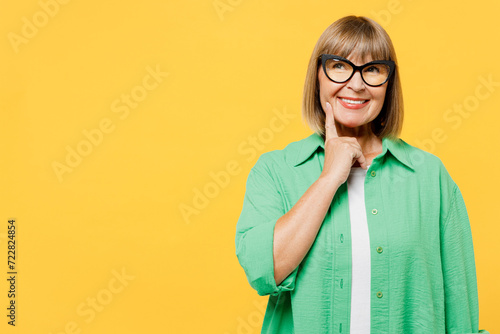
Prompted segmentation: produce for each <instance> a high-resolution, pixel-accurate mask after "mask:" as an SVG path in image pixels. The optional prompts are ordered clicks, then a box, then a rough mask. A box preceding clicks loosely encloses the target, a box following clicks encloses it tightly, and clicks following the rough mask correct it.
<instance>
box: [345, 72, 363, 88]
mask: <svg viewBox="0 0 500 334" xmlns="http://www.w3.org/2000/svg"><path fill="white" fill-rule="evenodd" d="M347 87H348V88H351V89H352V90H354V91H355V92H359V91H362V90H363V89H365V83H364V82H363V78H361V73H360V72H359V71H356V72H354V74H353V76H352V78H351V79H350V80H349V81H348V82H347Z"/></svg>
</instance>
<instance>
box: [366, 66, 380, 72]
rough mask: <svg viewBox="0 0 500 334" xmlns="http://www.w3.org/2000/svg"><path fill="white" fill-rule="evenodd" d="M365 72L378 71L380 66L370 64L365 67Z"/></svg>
mask: <svg viewBox="0 0 500 334" xmlns="http://www.w3.org/2000/svg"><path fill="white" fill-rule="evenodd" d="M365 72H369V73H380V68H379V67H378V66H375V65H371V66H368V67H367V68H365Z"/></svg>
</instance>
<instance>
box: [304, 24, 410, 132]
mask: <svg viewBox="0 0 500 334" xmlns="http://www.w3.org/2000/svg"><path fill="white" fill-rule="evenodd" d="M353 51H354V52H355V53H356V54H357V55H359V56H360V57H361V59H366V58H367V56H370V57H371V58H372V60H393V61H394V62H395V63H396V68H395V71H394V74H393V75H392V77H391V78H390V79H389V82H388V83H387V91H386V94H385V99H384V104H383V106H382V110H381V111H380V113H379V115H378V116H377V118H375V119H374V120H373V121H372V122H371V128H372V131H373V133H374V134H375V135H376V136H378V137H379V138H383V137H385V136H389V137H392V138H397V137H399V134H400V133H401V130H402V127H403V116H404V110H403V92H402V89H401V81H400V78H399V71H398V70H399V68H398V63H397V59H396V52H395V50H394V46H393V45H392V41H391V39H390V37H389V35H388V34H387V32H386V31H385V30H384V28H382V27H381V26H380V25H379V24H378V23H377V22H375V21H373V20H372V19H369V18H367V17H364V16H353V15H351V16H346V17H343V18H341V19H339V20H337V21H335V22H334V23H332V24H331V25H330V26H329V27H328V28H326V30H325V31H324V32H323V34H321V36H320V38H319V39H318V41H317V42H316V46H315V47H314V50H313V53H312V55H311V59H310V60H309V66H308V68H307V74H306V80H305V84H304V93H303V99H302V118H303V119H305V121H306V123H307V124H308V125H309V127H310V128H311V129H312V130H313V131H314V132H316V133H318V134H320V135H321V136H322V137H323V138H324V136H325V113H324V111H323V108H322V106H321V102H320V99H319V81H318V70H319V68H320V66H321V59H320V56H321V54H324V53H325V54H333V55H337V56H341V57H344V58H346V57H347V56H348V55H350V54H351V53H352V52H353Z"/></svg>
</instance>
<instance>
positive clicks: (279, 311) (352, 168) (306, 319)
mask: <svg viewBox="0 0 500 334" xmlns="http://www.w3.org/2000/svg"><path fill="white" fill-rule="evenodd" d="M303 116H304V118H305V119H306V121H307V123H308V124H309V126H310V127H311V128H312V130H314V133H313V134H312V135H310V136H308V137H307V138H304V139H302V140H299V141H296V142H292V143H290V144H289V145H288V146H286V147H285V148H284V149H283V150H275V151H271V152H267V153H264V154H262V155H261V156H260V158H259V159H258V161H257V162H256V164H255V166H254V167H253V168H252V169H251V171H250V174H249V176H248V179H247V184H246V194H245V198H244V201H243V209H242V212H241V215H240V218H239V220H238V223H237V226H236V240H235V241H236V255H237V258H238V261H239V263H240V264H241V266H242V267H243V269H244V271H245V274H246V277H247V279H248V281H249V283H250V285H251V286H252V287H253V288H254V289H255V290H257V293H258V294H259V295H261V296H264V295H269V301H268V305H267V309H266V314H265V317H264V323H263V328H262V333H286V334H291V333H295V334H326V333H391V334H395V333H405V334H410V333H425V334H427V333H457V334H458V333H460V334H464V333H478V323H479V310H478V309H479V307H478V295H477V283H476V282H477V281H476V268H475V260H474V249H473V243H472V235H471V229H470V224H469V219H468V215H467V211H466V208H465V203H464V199H463V197H462V194H461V192H460V190H459V188H458V187H457V185H456V183H455V182H454V181H453V180H452V178H451V177H450V175H449V174H448V172H447V171H446V169H445V167H444V165H443V163H442V162H441V160H440V159H439V158H438V157H436V156H434V155H432V154H430V153H427V152H425V151H422V150H420V149H418V148H416V147H414V146H411V145H409V144H408V143H406V142H405V141H403V140H402V139H399V138H398V136H399V134H400V132H401V128H402V123H403V100H402V91H401V83H400V77H399V72H398V65H397V60H396V54H395V51H394V47H393V45H392V42H391V40H390V38H389V36H388V35H387V33H386V32H385V31H384V29H383V28H382V27H381V26H380V25H379V24H377V23H376V22H374V21H373V20H371V19H368V18H365V17H356V16H348V17H344V18H342V19H339V20H338V21H336V22H334V23H333V24H332V25H331V26H329V27H328V28H327V29H326V30H325V31H324V32H323V34H322V35H321V37H320V38H319V40H318V42H317V43H316V46H315V48H314V51H313V53H312V56H311V59H310V62H309V67H308V70H307V77H306V81H305V87H304V96H303ZM479 333H487V331H484V330H481V331H479Z"/></svg>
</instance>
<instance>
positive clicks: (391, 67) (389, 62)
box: [320, 54, 396, 87]
mask: <svg viewBox="0 0 500 334" xmlns="http://www.w3.org/2000/svg"><path fill="white" fill-rule="evenodd" d="M320 58H321V66H322V67H323V72H324V73H325V75H326V77H327V78H328V79H330V80H331V81H333V82H336V83H344V82H347V81H349V80H351V78H352V76H353V75H354V73H356V71H359V73H360V74H361V79H363V82H364V83H365V84H367V85H368V86H371V87H378V86H382V85H383V84H385V83H386V82H387V80H389V78H390V77H391V76H392V73H394V71H395V70H396V63H395V62H394V61H393V60H374V61H371V62H369V63H366V64H364V65H361V66H356V65H354V64H353V63H352V62H351V61H349V60H348V59H345V58H343V57H340V56H335V55H329V54H322V55H321V56H320ZM330 59H336V60H342V61H344V62H346V63H348V64H349V65H350V66H352V68H353V71H352V73H351V75H350V76H349V78H347V79H346V80H344V81H335V80H333V79H332V78H330V77H329V76H328V73H327V71H326V62H327V60H330ZM374 64H385V65H388V66H389V75H388V76H387V79H385V81H384V82H382V83H381V84H379V85H370V84H369V83H368V82H366V80H365V78H364V77H363V69H364V68H365V67H368V66H371V65H374Z"/></svg>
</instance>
